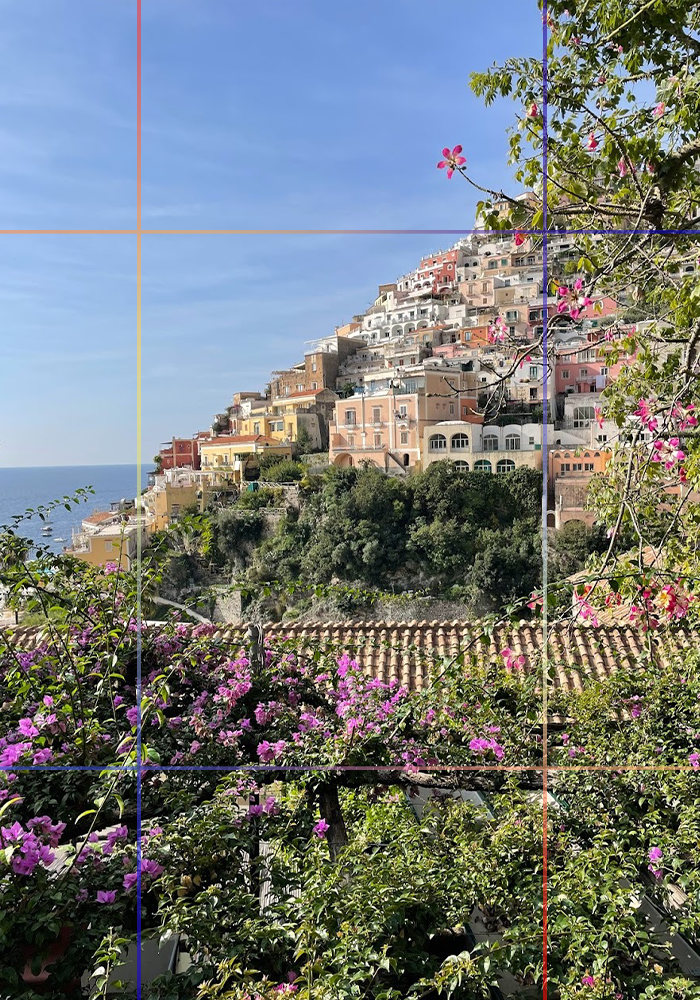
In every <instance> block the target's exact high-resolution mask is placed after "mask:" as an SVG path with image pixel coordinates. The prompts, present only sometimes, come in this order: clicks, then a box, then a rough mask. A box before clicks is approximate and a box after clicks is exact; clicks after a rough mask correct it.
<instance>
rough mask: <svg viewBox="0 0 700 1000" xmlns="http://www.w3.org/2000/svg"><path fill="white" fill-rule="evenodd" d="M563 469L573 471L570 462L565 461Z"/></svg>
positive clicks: (563, 470)
mask: <svg viewBox="0 0 700 1000" xmlns="http://www.w3.org/2000/svg"><path fill="white" fill-rule="evenodd" d="M561 471H562V472H571V466H570V465H569V463H568V462H565V463H564V465H562V467H561Z"/></svg>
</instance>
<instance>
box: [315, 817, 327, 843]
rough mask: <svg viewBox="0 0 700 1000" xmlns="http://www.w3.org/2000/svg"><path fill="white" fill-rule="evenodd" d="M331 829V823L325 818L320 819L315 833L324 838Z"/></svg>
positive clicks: (320, 838)
mask: <svg viewBox="0 0 700 1000" xmlns="http://www.w3.org/2000/svg"><path fill="white" fill-rule="evenodd" d="M329 829H330V824H328V823H326V821H325V819H320V820H319V821H318V823H317V824H316V826H315V827H314V833H315V834H316V836H317V837H318V838H319V840H323V838H324V837H325V836H326V834H327V833H328V831H329Z"/></svg>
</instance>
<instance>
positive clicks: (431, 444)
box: [428, 434, 447, 451]
mask: <svg viewBox="0 0 700 1000" xmlns="http://www.w3.org/2000/svg"><path fill="white" fill-rule="evenodd" d="M446 448H447V438H446V437H445V435H444V434H433V436H432V437H430V438H428V451H445V450H446Z"/></svg>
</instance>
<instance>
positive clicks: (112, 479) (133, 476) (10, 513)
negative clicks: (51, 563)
mask: <svg viewBox="0 0 700 1000" xmlns="http://www.w3.org/2000/svg"><path fill="white" fill-rule="evenodd" d="M152 469H153V464H152V463H147V464H142V465H141V471H140V474H139V472H138V468H137V465H136V463H135V462H133V463H132V462H124V463H122V462H118V463H112V464H109V465H17V466H0V525H9V524H10V523H11V520H12V518H13V517H14V516H16V515H21V514H23V513H24V512H25V511H27V510H28V509H29V508H32V509H34V510H36V509H37V508H38V507H39V506H42V505H43V506H46V505H48V504H50V503H51V502H52V501H54V500H58V501H59V504H58V505H57V506H56V507H55V508H54V510H53V511H52V512H51V514H50V522H51V526H52V529H53V530H52V533H51V534H50V535H49V537H47V536H46V535H44V534H43V532H42V527H43V526H44V523H45V522H43V521H42V520H41V519H40V518H39V517H38V515H34V516H33V517H31V518H27V519H25V520H22V521H20V523H19V525H18V526H17V529H16V530H17V532H18V533H19V534H20V535H23V536H24V537H26V538H29V539H31V541H32V542H33V543H34V544H35V545H43V546H47V545H48V546H49V548H51V549H52V550H53V551H54V552H60V551H61V547H65V546H67V545H69V544H70V541H71V538H72V535H73V532H74V531H79V530H80V525H81V522H82V520H83V518H85V517H87V516H89V515H90V514H93V513H95V512H96V511H98V510H109V509H110V507H111V504H113V503H116V502H118V501H120V500H124V499H128V500H133V499H135V498H136V496H137V495H138V494H139V493H140V492H141V490H143V489H144V487H145V486H146V485H147V482H148V479H147V477H148V473H149V472H150V471H152ZM86 487H92V488H93V489H94V493H89V494H88V495H87V496H86V497H85V499H84V500H83V501H82V502H79V503H75V504H72V505H71V508H72V509H71V510H66V508H65V506H64V505H63V502H62V498H63V497H64V496H74V495H75V492H76V490H78V489H85V488H86Z"/></svg>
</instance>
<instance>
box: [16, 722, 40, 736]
mask: <svg viewBox="0 0 700 1000" xmlns="http://www.w3.org/2000/svg"><path fill="white" fill-rule="evenodd" d="M17 729H18V730H19V732H20V733H21V734H22V736H38V735H39V730H38V729H37V728H36V726H35V725H34V723H33V722H32V720H31V719H20V720H19V725H18V727H17Z"/></svg>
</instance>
